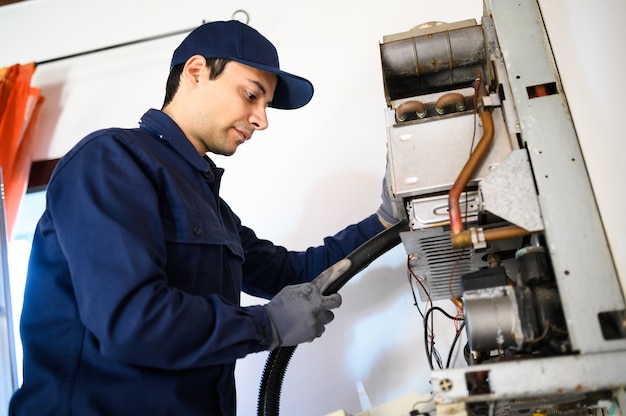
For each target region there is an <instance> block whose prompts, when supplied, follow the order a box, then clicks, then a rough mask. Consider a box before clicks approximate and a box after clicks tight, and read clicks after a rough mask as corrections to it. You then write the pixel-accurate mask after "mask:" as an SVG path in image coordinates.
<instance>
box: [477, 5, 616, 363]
mask: <svg viewBox="0 0 626 416" xmlns="http://www.w3.org/2000/svg"><path fill="white" fill-rule="evenodd" d="M487 3H488V7H489V9H490V10H491V15H492V16H493V21H494V24H495V29H496V32H497V34H498V41H499V44H500V49H501V50H502V55H503V58H504V62H505V64H506V68H507V73H508V81H509V83H510V85H511V90H512V93H513V99H514V102H515V107H516V109H517V112H518V115H519V123H520V130H521V133H522V138H523V140H524V141H525V143H526V144H527V146H528V150H529V157H530V160H531V164H532V166H533V171H534V175H535V180H536V185H537V189H538V191H539V205H540V208H541V213H542V216H543V220H544V225H545V235H546V239H547V242H548V249H549V251H550V256H551V259H552V264H553V267H554V272H555V275H556V280H557V284H558V287H559V293H560V296H561V299H562V304H563V309H564V313H565V317H566V320H567V326H568V330H569V336H570V339H571V341H572V347H573V349H574V350H575V351H579V352H581V353H595V352H602V351H616V350H626V339H617V340H606V339H604V336H603V334H602V331H601V327H600V323H599V319H598V315H599V314H600V313H602V312H607V311H623V310H624V308H625V301H624V295H623V293H622V288H621V287H620V284H619V280H618V276H617V272H616V269H615V266H614V264H613V260H612V257H611V253H610V250H609V246H608V242H607V238H606V235H605V233H604V228H603V225H602V221H601V219H600V215H599V212H598V208H597V205H596V202H595V197H594V194H593V190H592V188H591V183H590V180H589V176H588V173H587V170H586V166H585V163H584V159H583V155H582V152H581V149H580V144H579V142H578V138H577V135H576V131H575V129H574V125H573V122H572V119H571V115H570V113H569V108H568V105H567V101H566V98H565V95H564V94H563V93H562V91H563V88H562V86H561V85H560V80H559V75H558V72H557V69H556V64H555V62H554V58H553V56H552V53H551V49H550V44H549V40H548V37H547V34H546V32H545V28H544V27H543V21H542V18H541V13H540V10H539V6H538V4H537V2H536V1H534V0H526V1H521V2H516V4H512V3H510V2H508V1H497V0H490V1H488V2H487ZM548 83H556V84H557V88H558V91H559V93H557V94H552V95H546V96H542V97H537V98H530V97H529V94H528V92H527V88H528V87H531V86H534V85H542V84H548Z"/></svg>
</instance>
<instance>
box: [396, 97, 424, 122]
mask: <svg viewBox="0 0 626 416" xmlns="http://www.w3.org/2000/svg"><path fill="white" fill-rule="evenodd" d="M409 113H416V114H417V118H424V117H425V116H426V106H425V105H424V103H422V102H421V101H417V100H409V101H405V102H403V103H402V104H400V105H399V106H398V108H397V109H396V120H398V121H404V120H406V115H407V114H409Z"/></svg>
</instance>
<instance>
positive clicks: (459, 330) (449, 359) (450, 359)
mask: <svg viewBox="0 0 626 416" xmlns="http://www.w3.org/2000/svg"><path fill="white" fill-rule="evenodd" d="M463 328H465V321H463V323H461V326H459V329H457V331H456V335H455V336H454V340H453V341H452V346H451V347H450V351H449V352H448V361H446V368H450V362H451V361H452V353H453V352H454V347H455V345H456V343H457V342H458V340H459V337H460V336H461V333H462V332H463Z"/></svg>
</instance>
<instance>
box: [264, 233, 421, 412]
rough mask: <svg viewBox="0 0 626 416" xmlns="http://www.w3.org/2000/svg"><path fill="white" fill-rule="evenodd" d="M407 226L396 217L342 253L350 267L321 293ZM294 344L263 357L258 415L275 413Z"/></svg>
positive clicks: (394, 241)
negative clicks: (374, 233) (355, 246)
mask: <svg viewBox="0 0 626 416" xmlns="http://www.w3.org/2000/svg"><path fill="white" fill-rule="evenodd" d="M408 230H409V226H408V223H407V222H406V221H400V222H399V223H397V224H396V225H394V226H392V227H389V228H387V229H386V230H384V231H382V232H380V233H378V234H377V235H375V236H374V237H372V238H370V239H369V240H367V241H366V242H365V243H363V244H361V245H360V246H359V247H357V248H356V249H355V250H354V251H352V252H351V253H350V254H348V255H347V256H346V258H347V259H350V261H351V262H352V264H351V266H350V268H349V269H348V270H347V271H346V272H345V273H344V274H343V275H341V276H340V277H339V278H338V279H337V280H335V281H334V282H333V283H332V284H331V285H330V286H328V287H327V288H326V290H325V291H324V293H323V294H324V295H326V296H328V295H332V294H333V293H337V292H338V291H339V289H341V288H342V287H343V286H344V285H345V284H346V283H347V282H348V281H349V280H350V279H351V278H353V277H354V276H355V275H356V274H357V273H359V272H360V271H361V270H363V269H364V268H366V267H367V266H369V265H370V263H371V262H373V261H374V260H376V259H377V258H378V257H380V256H381V255H383V254H385V253H386V252H387V251H389V250H391V249H392V248H394V247H395V246H397V245H398V244H399V243H400V241H401V240H400V233H401V232H403V231H408ZM296 347H297V346H292V347H279V348H276V349H275V350H274V351H272V352H270V354H269V356H268V357H267V361H266V362H265V368H264V370H263V376H262V378H261V387H260V389H259V401H258V404H257V415H258V416H278V414H279V408H280V392H281V389H282V385H283V379H284V377H285V372H286V371H287V366H288V365H289V361H290V360H291V357H292V356H293V354H294V352H295V351H296Z"/></svg>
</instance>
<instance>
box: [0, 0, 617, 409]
mask: <svg viewBox="0 0 626 416" xmlns="http://www.w3.org/2000/svg"><path fill="white" fill-rule="evenodd" d="M213 3H214V4H210V5H209V4H207V3H206V2H200V1H198V0H179V1H176V2H173V1H168V2H165V1H158V0H157V1H155V0H151V1H149V0H111V1H108V2H101V3H95V2H85V1H79V0H30V1H28V2H24V3H20V4H15V5H10V6H4V7H1V8H0V39H2V47H1V48H0V66H6V65H11V64H13V63H18V62H19V63H25V62H30V61H37V62H41V61H44V60H47V59H50V58H55V57H58V56H64V55H67V54H72V53H76V52H80V51H84V50H90V49H94V48H99V47H103V46H108V45H113V44H117V43H122V42H128V41H130V40H134V39H139V38H144V37H148V36H153V35H157V34H161V33H168V32H173V31H177V30H180V29H185V28H191V27H194V26H197V25H198V24H200V23H201V22H202V21H203V20H221V19H230V18H231V16H232V14H233V12H234V11H235V10H238V9H245V10H246V11H247V12H248V13H249V16H250V24H251V25H252V26H254V27H256V28H257V29H259V30H260V31H261V32H262V33H263V34H265V35H266V36H267V37H268V38H269V39H271V40H272V41H273V42H274V43H275V45H276V46H277V48H278V51H279V54H280V57H281V66H282V67H283V68H284V69H286V70H288V71H292V72H295V73H297V74H299V75H302V76H305V77H307V78H309V79H310V80H311V81H312V82H313V83H314V85H315V88H316V92H315V96H314V98H313V101H312V102H311V103H310V104H309V105H308V106H306V107H304V108H303V109H300V110H296V111H278V110H270V111H269V118H270V128H269V129H268V130H266V131H265V132H260V134H259V133H257V134H255V138H254V140H252V141H250V142H248V143H246V144H245V145H244V146H242V147H241V148H240V149H239V150H238V152H237V154H236V155H235V156H233V157H230V158H218V159H217V161H218V163H219V164H221V165H222V166H224V167H226V168H227V174H226V176H225V178H224V185H223V196H224V197H225V198H226V199H227V200H228V201H229V203H230V204H231V206H232V207H233V208H234V209H235V210H236V211H237V212H238V214H239V215H240V216H241V217H242V219H243V221H244V222H245V223H246V224H247V225H249V226H251V227H252V228H254V229H255V230H256V231H257V233H258V234H259V235H260V236H262V237H265V238H269V239H271V240H273V241H274V242H276V243H280V244H284V245H286V246H288V247H289V248H293V249H301V248H306V247H308V246H309V245H316V244H319V243H320V242H321V238H322V237H324V236H325V235H328V234H331V233H334V232H335V231H337V230H339V229H340V228H342V227H343V226H344V225H346V224H348V223H351V222H354V221H356V220H359V219H361V218H363V217H365V216H367V215H369V214H370V213H372V212H374V210H375V209H376V208H377V206H378V204H379V195H380V181H381V178H382V176H383V174H384V168H385V161H384V158H385V139H386V137H385V125H384V117H383V109H384V107H385V102H384V97H383V89H382V75H381V71H380V57H379V49H378V44H379V41H380V40H381V39H382V36H383V35H386V34H392V33H397V32H402V31H405V30H408V29H410V28H411V27H413V26H415V25H417V24H420V23H423V22H427V21H435V20H437V21H447V22H453V21H458V20H465V19H468V18H476V19H479V18H480V16H481V15H482V2H481V0H471V1H468V0H448V1H430V2H426V1H422V0H398V1H395V2H392V3H389V2H363V1H356V0H349V1H346V0H343V1H337V0H335V1H329V0H321V1H316V2H308V3H297V2H296V3H294V2H288V1H284V0H266V1H265V2H262V3H261V2H259V1H254V0H241V1H239V2H213ZM540 3H541V5H542V7H543V8H544V9H545V10H544V11H545V13H546V20H547V22H548V24H549V25H550V27H549V29H550V34H551V35H553V36H554V37H555V38H554V39H553V40H552V41H553V45H554V47H555V49H556V55H557V59H559V69H560V70H561V74H562V76H563V81H564V83H565V89H566V93H567V96H568V98H569V99H570V104H571V105H572V113H573V114H574V117H575V122H576V127H577V129H578V132H579V134H580V136H581V140H582V141H583V147H584V152H585V157H586V161H587V164H588V167H589V169H590V171H591V173H592V179H593V185H594V188H595V190H596V194H597V197H598V201H599V203H600V208H601V213H602V215H603V218H604V221H605V225H606V226H607V231H608V233H609V238H610V242H611V246H612V248H613V252H614V255H615V257H616V261H617V263H618V266H620V269H621V270H625V269H624V268H625V267H626V264H625V263H624V262H625V261H626V241H625V239H624V238H623V235H624V234H625V233H626V226H625V220H624V218H623V215H622V214H621V212H622V210H621V209H620V205H621V206H623V202H624V198H623V196H622V195H621V193H620V192H618V191H619V183H618V182H617V180H618V178H624V177H626V173H625V170H626V167H625V166H624V165H625V164H624V163H620V162H621V160H620V159H621V157H623V156H624V155H626V141H625V140H624V139H623V134H620V130H618V126H619V124H618V122H617V120H619V114H618V111H619V105H620V104H621V102H619V101H618V99H620V98H621V97H623V96H624V92H625V91H624V86H623V85H624V84H623V83H621V84H620V83H618V82H617V80H619V77H618V71H619V70H620V65H618V64H617V63H619V62H621V63H623V62H624V60H623V58H624V49H625V48H624V47H623V43H622V45H621V47H620V46H619V43H618V40H619V42H622V41H621V40H620V39H624V38H626V37H625V36H624V29H623V28H621V26H622V25H621V23H622V22H623V20H624V17H625V16H624V14H625V13H624V8H625V6H624V4H623V3H622V1H621V0H604V1H601V2H593V5H592V2H591V1H583V2H576V3H575V4H574V2H567V1H565V0H558V1H557V0H550V1H541V2H540ZM544 3H545V4H544ZM181 39H182V35H181V36H175V37H171V38H167V39H162V40H158V41H152V42H149V43H144V44H141V45H135V46H129V47H125V48H121V49H117V50H114V51H108V52H102V53H98V54H94V55H90V56H87V57H82V58H75V59H70V60H66V61H63V62H59V63H52V64H46V65H42V66H40V67H38V69H37V72H36V74H35V78H34V81H33V83H34V84H35V85H36V86H38V87H40V88H42V89H43V94H44V95H45V97H46V103H45V105H44V108H43V110H42V118H41V123H40V131H39V133H40V137H41V139H42V140H43V142H42V143H41V145H40V146H39V147H38V148H37V150H36V152H35V159H47V158H54V157H59V156H61V155H63V154H64V153H65V152H66V151H67V150H68V149H69V148H70V147H71V146H72V145H73V144H74V143H75V142H76V141H78V140H79V139H80V138H81V137H82V136H83V135H85V134H86V133H88V132H90V131H92V130H94V129H97V128H101V127H109V126H135V125H136V123H137V120H138V119H139V117H140V116H141V115H142V114H143V112H144V111H145V110H146V109H147V108H148V107H155V108H160V106H161V102H162V99H163V91H164V84H165V79H166V77H167V71H168V66H169V59H170V56H171V52H172V50H173V49H174V48H175V46H176V45H177V44H178V42H179V41H180V40H181ZM619 58H621V60H619ZM607 103H608V104H607ZM616 188H617V190H616ZM342 295H343V299H344V305H343V306H342V308H341V309H340V310H339V311H338V312H337V314H336V316H337V318H336V320H335V322H334V323H333V324H332V325H330V326H329V328H328V330H327V332H326V334H325V335H324V337H322V338H321V339H319V340H317V341H315V342H314V343H312V344H306V345H302V346H300V347H299V348H298V350H297V351H296V354H295V355H294V358H293V359H292V362H291V364H290V366H289V369H288V371H287V376H286V378H285V384H284V387H283V393H282V403H281V409H282V411H283V412H284V414H288V415H289V414H299V415H321V414H325V413H328V412H331V411H333V410H337V409H340V408H345V409H346V410H348V411H350V412H357V411H359V410H361V407H360V404H359V398H358V395H357V390H356V384H357V383H358V382H362V383H363V385H364V387H365V389H366V391H367V393H368V394H369V398H370V400H371V402H372V404H373V405H378V404H381V403H384V402H386V401H388V400H391V399H393V398H395V397H397V396H399V395H402V394H404V393H408V392H410V391H418V392H428V391H429V384H428V371H427V368H428V366H427V364H426V361H425V357H424V348H423V332H422V324H421V319H420V317H419V314H418V312H417V310H416V309H415V307H414V306H413V299H412V297H411V293H410V290H409V286H408V283H407V279H406V273H405V256H404V250H403V249H402V248H401V247H398V248H396V249H394V250H392V251H391V252H389V253H388V254H386V255H385V256H383V257H382V258H381V259H379V260H377V261H376V262H375V263H374V264H373V265H372V266H371V267H370V268H368V269H367V270H366V271H364V272H363V273H361V275H360V276H358V277H357V278H355V279H354V280H353V281H351V282H350V283H349V284H348V285H347V286H346V287H344V288H343V289H342ZM253 301H254V299H250V298H246V302H253ZM420 306H421V307H422V308H424V306H425V305H420ZM438 327H439V328H440V330H439V331H438V332H437V335H438V341H439V343H438V345H440V348H441V349H442V350H441V352H442V353H443V354H444V355H445V354H447V350H446V348H445V346H446V345H449V344H448V341H449V339H450V338H451V337H452V335H453V327H452V326H451V324H450V323H449V322H447V321H441V323H438ZM265 358H266V354H264V353H261V354H255V355H252V356H249V357H247V358H245V359H243V360H241V361H240V363H239V364H238V369H237V376H238V394H239V414H241V415H250V414H254V412H255V409H256V399H257V397H256V395H257V391H258V385H259V380H260V376H261V372H262V369H263V364H264V362H265Z"/></svg>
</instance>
